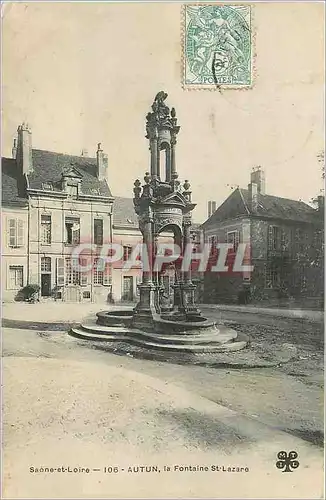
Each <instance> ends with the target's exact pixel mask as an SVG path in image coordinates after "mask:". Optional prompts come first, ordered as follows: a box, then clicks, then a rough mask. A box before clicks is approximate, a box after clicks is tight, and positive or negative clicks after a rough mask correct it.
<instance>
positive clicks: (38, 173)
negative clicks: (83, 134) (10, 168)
mask: <svg viewBox="0 0 326 500" xmlns="http://www.w3.org/2000/svg"><path fill="white" fill-rule="evenodd" d="M32 158H33V172H32V173H30V174H28V181H29V186H30V187H31V188H33V189H42V184H44V183H49V182H51V183H52V184H53V188H54V190H60V187H59V183H60V179H61V174H62V173H63V172H64V171H66V170H69V169H71V168H74V169H75V170H77V172H78V173H79V174H80V175H81V176H82V181H81V191H82V193H83V194H94V193H92V190H94V189H98V190H99V192H98V194H100V195H102V196H107V197H110V196H112V195H111V191H110V188H109V186H108V184H107V182H106V180H102V181H100V180H98V178H97V177H96V158H88V157H86V156H73V155H66V154H61V153H53V152H51V151H43V150H40V149H33V150H32Z"/></svg>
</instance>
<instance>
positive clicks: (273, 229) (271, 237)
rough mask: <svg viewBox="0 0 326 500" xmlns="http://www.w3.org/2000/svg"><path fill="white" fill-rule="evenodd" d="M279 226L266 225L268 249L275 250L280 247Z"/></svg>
mask: <svg viewBox="0 0 326 500" xmlns="http://www.w3.org/2000/svg"><path fill="white" fill-rule="evenodd" d="M281 235H282V231H281V228H280V227H278V226H269V227H268V250H271V251H276V250H279V249H280V247H281Z"/></svg>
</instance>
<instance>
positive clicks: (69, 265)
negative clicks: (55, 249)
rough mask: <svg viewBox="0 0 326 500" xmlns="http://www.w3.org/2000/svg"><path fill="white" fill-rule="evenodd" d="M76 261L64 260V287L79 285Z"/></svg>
mask: <svg viewBox="0 0 326 500" xmlns="http://www.w3.org/2000/svg"><path fill="white" fill-rule="evenodd" d="M78 267H79V263H78V260H77V259H71V258H70V257H69V258H67V259H66V285H80V271H79V270H78Z"/></svg>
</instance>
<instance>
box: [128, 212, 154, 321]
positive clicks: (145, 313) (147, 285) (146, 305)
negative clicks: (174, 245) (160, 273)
mask: <svg viewBox="0 0 326 500" xmlns="http://www.w3.org/2000/svg"><path fill="white" fill-rule="evenodd" d="M141 229H142V234H143V244H144V246H145V248H146V250H147V259H145V261H144V268H143V276H142V283H140V284H139V285H138V289H139V302H138V304H137V305H136V307H135V309H134V316H133V325H134V326H135V327H139V328H141V327H144V326H147V327H148V326H149V325H150V324H151V321H152V319H153V317H154V315H155V314H156V308H155V290H156V287H155V285H154V283H153V219H152V217H151V215H150V214H146V216H145V217H144V219H143V221H142V228H141Z"/></svg>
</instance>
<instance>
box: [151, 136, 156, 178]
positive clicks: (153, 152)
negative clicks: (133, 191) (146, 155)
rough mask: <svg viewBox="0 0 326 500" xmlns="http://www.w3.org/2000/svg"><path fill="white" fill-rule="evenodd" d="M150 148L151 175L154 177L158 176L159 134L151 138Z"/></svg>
mask: <svg viewBox="0 0 326 500" xmlns="http://www.w3.org/2000/svg"><path fill="white" fill-rule="evenodd" d="M150 150H151V176H152V178H153V179H156V178H157V177H158V171H157V166H158V158H157V136H156V135H154V136H153V137H152V138H151V140H150Z"/></svg>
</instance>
